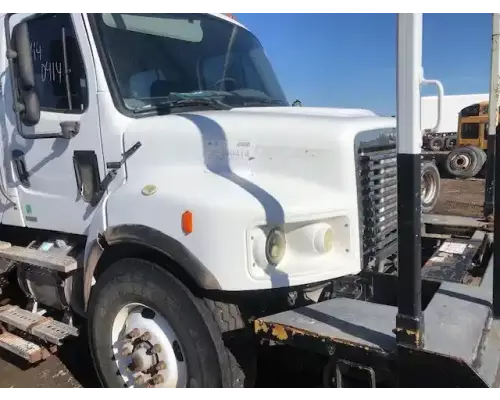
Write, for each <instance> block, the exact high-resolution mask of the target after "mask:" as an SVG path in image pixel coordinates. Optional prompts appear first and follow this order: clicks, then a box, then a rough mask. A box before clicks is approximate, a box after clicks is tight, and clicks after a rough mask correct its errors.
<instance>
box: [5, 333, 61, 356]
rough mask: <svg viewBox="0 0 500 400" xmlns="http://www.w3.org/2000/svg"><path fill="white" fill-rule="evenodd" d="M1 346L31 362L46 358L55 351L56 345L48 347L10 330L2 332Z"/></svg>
mask: <svg viewBox="0 0 500 400" xmlns="http://www.w3.org/2000/svg"><path fill="white" fill-rule="evenodd" d="M0 347H1V348H3V349H5V350H7V351H9V352H11V353H14V354H16V355H17V356H19V357H22V358H24V359H25V360H27V361H28V362H29V363H31V364H33V363H36V362H38V361H42V360H45V359H47V358H49V357H50V356H51V354H52V353H53V352H55V346H52V347H50V348H49V349H47V348H45V347H42V346H39V345H37V344H35V343H33V342H29V341H27V340H25V339H23V338H22V337H19V336H17V335H14V334H13V333H11V332H8V331H4V332H3V333H0Z"/></svg>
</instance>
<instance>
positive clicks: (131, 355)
mask: <svg viewBox="0 0 500 400" xmlns="http://www.w3.org/2000/svg"><path fill="white" fill-rule="evenodd" d="M111 343H112V345H111V346H112V350H113V354H114V361H115V364H116V366H117V372H118V374H119V375H120V376H121V377H122V379H123V381H124V386H126V387H157V388H173V387H187V382H188V373H187V363H186V360H185V357H184V351H183V349H182V347H181V343H180V341H179V339H178V337H177V335H176V334H175V332H174V330H173V328H172V326H171V325H170V324H169V322H168V321H167V319H166V318H164V317H163V316H162V315H161V314H160V313H159V312H157V311H156V310H154V309H152V308H151V307H148V306H145V305H143V304H140V303H130V304H127V305H125V306H124V307H122V308H121V309H120V310H119V311H118V313H117V314H116V317H115V318H114V321H113V325H112V329H111Z"/></svg>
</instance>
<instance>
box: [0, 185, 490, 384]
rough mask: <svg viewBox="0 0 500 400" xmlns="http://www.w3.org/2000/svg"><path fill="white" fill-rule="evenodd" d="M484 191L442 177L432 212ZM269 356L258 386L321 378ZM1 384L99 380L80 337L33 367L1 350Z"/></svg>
mask: <svg viewBox="0 0 500 400" xmlns="http://www.w3.org/2000/svg"><path fill="white" fill-rule="evenodd" d="M483 193H484V181H482V180H466V181H465V180H452V179H445V180H443V181H442V188H441V194H440V201H439V204H438V205H437V207H436V209H435V213H436V214H454V215H463V216H481V215H482V204H483V196H484V194H483ZM272 358H273V357H272V356H271V357H268V358H267V361H269V360H271V364H269V363H267V362H266V361H264V362H263V367H262V368H260V369H259V375H260V376H259V386H264V387H266V386H268V387H271V385H272V386H274V387H290V385H293V386H294V387H315V386H318V385H319V384H320V377H319V376H318V375H316V374H313V375H309V376H307V375H304V374H303V373H301V374H300V375H299V376H296V377H293V376H290V375H286V376H276V371H277V370H278V369H277V368H276V369H274V368H272V367H271V366H272ZM271 376H272V379H271ZM0 387H2V388H7V387H28V388H31V387H62V388H71V387H99V383H98V380H97V378H96V376H95V374H94V372H93V368H92V363H91V360H90V357H89V354H88V351H87V348H86V340H85V338H81V339H77V340H76V341H75V343H74V345H69V344H68V345H67V346H64V347H63V348H62V349H61V350H60V353H59V354H57V355H55V356H53V357H51V358H50V359H48V360H46V361H45V362H43V363H41V364H39V365H37V366H35V367H30V366H28V365H26V364H24V363H22V362H20V361H19V359H18V358H16V357H15V356H12V355H10V354H7V353H5V352H2V351H0Z"/></svg>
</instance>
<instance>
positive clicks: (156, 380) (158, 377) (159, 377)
mask: <svg viewBox="0 0 500 400" xmlns="http://www.w3.org/2000/svg"><path fill="white" fill-rule="evenodd" d="M163 382H165V379H164V378H163V376H162V375H155V376H154V377H153V378H151V379H150V380H149V381H148V387H150V388H151V387H155V386H157V385H161V384H162V383H163Z"/></svg>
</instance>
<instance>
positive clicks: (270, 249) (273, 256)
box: [265, 228, 286, 266]
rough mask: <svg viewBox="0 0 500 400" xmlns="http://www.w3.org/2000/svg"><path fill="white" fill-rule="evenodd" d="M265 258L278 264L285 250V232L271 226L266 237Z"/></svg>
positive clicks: (271, 263) (273, 264) (270, 262)
mask: <svg viewBox="0 0 500 400" xmlns="http://www.w3.org/2000/svg"><path fill="white" fill-rule="evenodd" d="M265 252H266V259H267V262H268V263H269V264H270V265H272V266H276V265H278V264H279V263H280V262H281V260H283V257H284V256H285V252H286V238H285V233H284V232H283V231H282V230H281V229H279V228H273V229H272V230H271V231H270V232H269V234H268V235H267V238H266V247H265Z"/></svg>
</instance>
